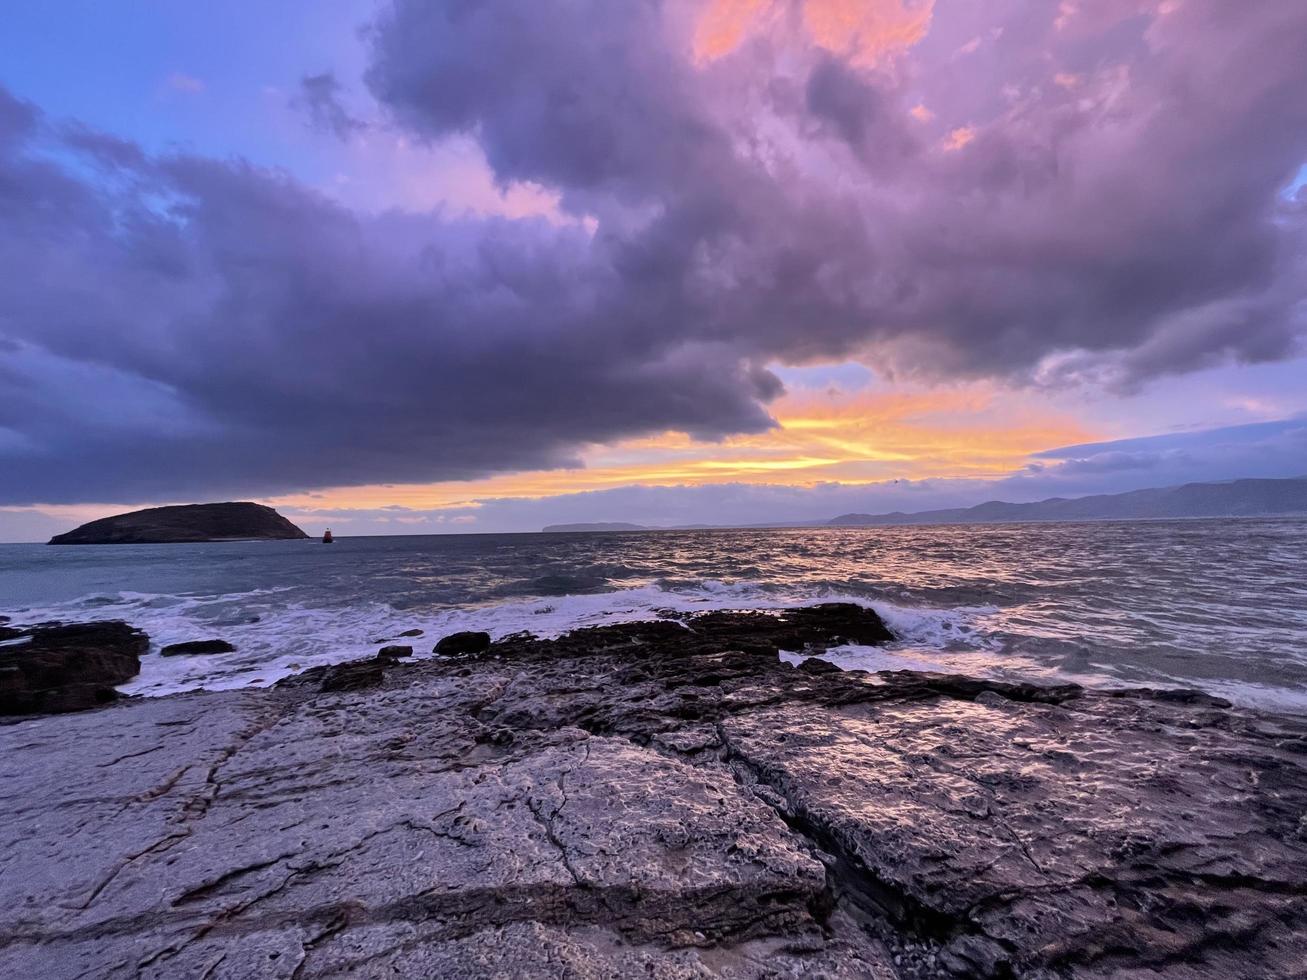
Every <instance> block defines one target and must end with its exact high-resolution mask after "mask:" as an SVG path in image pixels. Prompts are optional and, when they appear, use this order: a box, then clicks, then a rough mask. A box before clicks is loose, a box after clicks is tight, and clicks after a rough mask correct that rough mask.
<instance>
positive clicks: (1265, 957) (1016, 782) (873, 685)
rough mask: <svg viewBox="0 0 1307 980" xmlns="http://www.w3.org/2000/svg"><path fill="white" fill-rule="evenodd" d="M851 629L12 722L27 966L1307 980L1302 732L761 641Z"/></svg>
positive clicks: (339, 680)
mask: <svg viewBox="0 0 1307 980" xmlns="http://www.w3.org/2000/svg"><path fill="white" fill-rule="evenodd" d="M835 633H836V631H835V628H834V627H829V626H826V627H816V626H814V625H813V624H812V623H811V622H809V623H805V624H796V622H795V621H794V619H792V618H791V617H790V616H788V615H786V614H780V615H770V614H743V613H742V614H713V615H712V616H710V617H691V618H689V619H688V620H687V621H686V622H685V623H684V624H681V623H674V622H665V621H664V622H655V623H627V624H617V625H613V626H605V627H598V628H594V629H587V630H577V631H575V632H573V633H569V634H567V635H565V636H562V637H559V638H557V639H556V640H543V639H539V638H536V637H532V636H523V635H518V636H513V637H505V638H502V639H500V640H499V641H497V642H495V643H492V644H490V646H489V647H488V648H487V649H485V650H483V651H482V652H481V653H479V654H475V655H469V656H465V657H462V658H459V659H456V660H455V659H443V658H442V659H434V660H426V661H420V662H415V663H408V664H403V665H394V666H391V665H388V664H387V663H386V662H382V661H377V660H368V661H360V662H357V663H353V664H342V665H338V666H335V667H319V668H313V669H312V670H309V671H305V672H304V674H302V675H300V676H299V677H296V678H293V679H288V680H287V681H285V682H282V683H281V684H279V685H278V686H277V687H276V688H275V689H273V690H259V691H231V692H221V693H214V694H196V695H188V696H183V697H176V698H158V699H141V700H139V701H137V702H136V703H134V704H132V705H130V706H126V707H124V708H121V709H119V710H115V711H112V712H106V713H105V714H104V715H101V716H98V717H95V718H87V719H83V718H76V717H73V718H58V719H45V720H42V721H39V722H31V723H28V724H27V725H24V726H23V728H29V726H30V730H28V731H18V732H14V731H7V730H5V729H3V728H0V785H3V786H4V788H5V791H4V792H3V793H0V853H4V854H5V855H6V860H7V861H8V863H7V864H6V865H5V873H4V874H3V875H0V936H7V937H12V938H11V941H9V942H0V976H41V977H43V978H45V977H50V978H64V977H69V978H71V977H75V976H77V975H79V974H81V975H85V974H87V973H88V970H89V971H90V973H92V974H95V975H100V974H106V975H109V976H115V977H116V976H123V977H127V976H135V975H136V974H137V973H141V972H148V971H144V970H142V969H141V968H140V967H139V964H141V963H147V961H148V965H149V967H150V968H151V969H153V970H154V972H153V973H151V974H150V975H155V974H157V975H159V976H165V975H166V976H203V975H204V974H205V972H206V971H208V972H209V974H210V975H211V976H213V977H217V976H262V975H266V974H267V972H268V970H269V969H270V966H269V964H270V963H272V962H274V961H275V962H276V963H277V964H279V965H278V966H277V967H276V969H278V970H280V969H281V968H282V967H285V969H284V970H282V973H284V975H286V976H290V975H292V974H294V975H295V976H298V977H301V978H304V980H310V978H315V977H329V976H331V977H336V976H363V975H366V976H382V975H385V976H484V975H504V976H553V975H578V976H580V975H586V976H590V975H594V976H658V977H665V978H681V977H691V976H696V977H712V976H721V977H734V978H760V977H764V976H766V977H775V978H779V980H797V978H799V977H813V976H827V977H830V978H832V980H849V978H853V977H877V978H886V980H890V978H894V977H900V978H905V977H906V978H916V977H921V978H925V977H932V978H938V977H950V976H952V977H967V978H983V977H993V978H1023V980H1054V978H1058V980H1090V978H1093V980H1106V978H1109V977H1159V978H1160V977H1168V978H1169V977H1176V978H1194V980H1197V978H1199V977H1259V978H1261V977H1265V978H1289V977H1301V975H1302V973H1301V970H1302V950H1303V938H1302V937H1303V936H1304V935H1305V934H1307V902H1305V899H1307V885H1304V882H1307V818H1305V817H1304V816H1303V814H1304V813H1307V756H1304V755H1303V754H1302V753H1301V751H1299V749H1298V745H1299V743H1300V742H1301V741H1302V740H1303V739H1304V738H1307V720H1304V719H1302V718H1295V717H1293V716H1287V715H1272V714H1266V713H1256V712H1249V711H1241V710H1239V709H1233V708H1222V707H1220V706H1218V705H1214V704H1211V703H1207V702H1206V701H1201V700H1193V699H1188V698H1182V699H1175V698H1170V697H1167V696H1165V695H1163V696H1161V697H1158V696H1155V695H1154V692H1149V691H1139V692H1134V693H1131V694H1117V693H1110V694H1109V693H1103V692H1096V691H1092V690H1082V689H1080V688H1078V687H1076V686H1074V685H1061V686H1058V687H1040V686H1037V685H1032V684H1021V683H1005V682H999V681H991V680H987V679H983V678H970V677H959V676H941V675H927V674H916V673H912V672H908V671H895V672H883V673H880V674H878V675H868V674H865V673H862V672H853V671H849V672H841V671H828V670H824V669H822V668H816V671H815V672H813V671H811V670H802V669H800V670H795V669H793V668H791V667H790V666H789V665H788V664H787V663H785V662H783V661H781V660H780V659H779V657H778V656H777V655H776V654H775V653H774V652H771V653H766V652H752V653H751V652H748V651H747V650H744V649H742V648H743V647H746V646H751V647H756V648H757V649H758V650H760V651H761V650H766V649H767V648H769V647H773V648H774V647H776V646H778V645H781V644H782V643H784V644H788V643H791V642H794V641H795V640H799V641H801V642H802V643H804V644H806V645H808V646H816V645H819V644H829V643H833V642H834V640H833V639H832V638H831V637H832V635H833V634H835ZM836 635H837V634H836ZM864 635H865V634H864ZM808 663H820V661H812V660H809V661H808ZM324 691H326V692H331V693H330V695H329V696H324V695H323V693H322V692H324ZM1191 702H1192V703H1191ZM42 726H43V727H42ZM123 759H131V763H130V764H129V765H118V764H117V763H118V762H119V761H121V760H123ZM50 773H58V778H57V779H51V778H50V777H49V774H50ZM106 800H112V801H114V804H113V805H111V806H109V805H104V802H103V801H106ZM273 954H275V956H274V955H273ZM98 964H111V966H110V967H109V968H108V969H107V970H106V969H101V970H99V971H98V973H97V970H96V967H97V965H98ZM214 964H219V965H218V967H217V968H216V970H215V969H214Z"/></svg>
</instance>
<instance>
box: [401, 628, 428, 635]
mask: <svg viewBox="0 0 1307 980" xmlns="http://www.w3.org/2000/svg"><path fill="white" fill-rule="evenodd" d="M422 633H423V630H419V629H411V630H405V631H404V632H403V633H400V634H399V635H400V636H421V635H422Z"/></svg>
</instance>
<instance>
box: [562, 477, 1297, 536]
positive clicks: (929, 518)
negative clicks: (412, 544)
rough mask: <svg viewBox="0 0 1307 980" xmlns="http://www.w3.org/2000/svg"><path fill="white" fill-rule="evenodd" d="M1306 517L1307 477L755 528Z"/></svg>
mask: <svg viewBox="0 0 1307 980" xmlns="http://www.w3.org/2000/svg"><path fill="white" fill-rule="evenodd" d="M1280 514H1304V515H1307V477H1299V478H1294V479H1288V480H1228V481H1226V482H1223V483H1186V484H1184V485H1183V486H1178V487H1159V488H1157V489H1153V490H1132V491H1130V492H1129V493H1106V494H1096V495H1094V496H1092V497H1050V498H1049V499H1047V500H1040V501H1036V502H1035V503H1029V504H1010V503H1005V502H1004V501H1001V500H991V501H988V502H986V503H983V504H977V505H976V506H975V507H954V508H950V509H946V510H923V511H916V512H915V513H910V514H908V513H904V512H903V511H894V512H893V513H890V514H841V515H840V516H839V517H834V518H831V519H830V520H828V521H784V522H779V521H778V522H777V523H775V524H753V525H747V526H750V527H829V526H835V527H857V526H886V525H894V524H1005V523H1010V522H1029V521H1138V520H1166V519H1168V518H1185V517H1273V516H1276V515H1280ZM731 526H739V525H724V524H684V525H680V526H678V527H651V526H649V525H646V524H629V523H626V522H623V521H609V522H598V523H592V524H550V525H549V526H548V527H546V528H544V529H543V530H544V531H545V532H546V533H554V532H573V531H690V530H700V529H703V528H709V527H731Z"/></svg>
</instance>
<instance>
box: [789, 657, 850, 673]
mask: <svg viewBox="0 0 1307 980" xmlns="http://www.w3.org/2000/svg"><path fill="white" fill-rule="evenodd" d="M799 670H801V671H803V672H804V673H805V674H838V673H839V672H840V668H839V667H837V666H835V665H834V664H833V663H831V662H830V661H829V660H822V659H821V658H820V657H809V658H808V659H807V660H805V661H804V662H803V663H801V664H799Z"/></svg>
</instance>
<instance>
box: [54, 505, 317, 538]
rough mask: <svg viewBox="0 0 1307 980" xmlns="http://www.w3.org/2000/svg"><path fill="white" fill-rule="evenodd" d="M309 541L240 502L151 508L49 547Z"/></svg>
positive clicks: (267, 510) (264, 510) (272, 515)
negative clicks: (58, 545) (63, 545)
mask: <svg viewBox="0 0 1307 980" xmlns="http://www.w3.org/2000/svg"><path fill="white" fill-rule="evenodd" d="M307 537H308V535H307V534H305V533H304V531H302V530H301V529H300V528H298V527H296V526H295V525H294V524H292V523H291V522H290V521H288V520H286V518H284V517H282V516H281V515H280V514H278V513H277V512H276V511H275V510H273V509H272V508H271V507H265V506H264V505H263V504H256V503H251V502H250V501H241V502H235V503H220V504H182V505H179V506H175V507H150V508H148V509H146V510H135V511H132V512H131V513H129V514H117V515H115V516H113V517H104V518H101V519H100V520H98V521H91V522H90V523H89V524H83V525H82V526H81V527H79V528H75V529H74V530H72V531H68V532H67V533H65V534H56V535H55V536H54V537H53V538H51V539H50V544H195V543H200V542H206V541H248V540H295V539H300V538H307Z"/></svg>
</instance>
